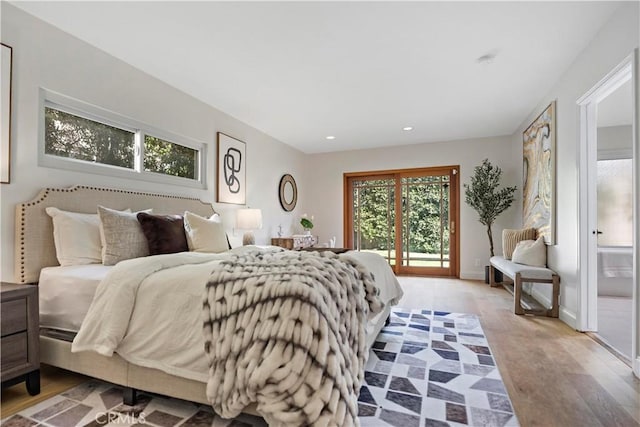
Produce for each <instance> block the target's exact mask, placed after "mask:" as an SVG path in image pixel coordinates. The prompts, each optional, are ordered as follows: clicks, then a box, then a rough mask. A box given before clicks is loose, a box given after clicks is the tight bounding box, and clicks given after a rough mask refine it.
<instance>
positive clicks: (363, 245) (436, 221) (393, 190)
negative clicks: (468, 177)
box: [344, 166, 459, 277]
mask: <svg viewBox="0 0 640 427" xmlns="http://www.w3.org/2000/svg"><path fill="white" fill-rule="evenodd" d="M458 171H459V167H458V166H446V167H433V168H420V169H403V170H392V171H376V172H361V173H347V174H345V175H344V187H345V188H344V194H345V212H344V220H345V227H344V230H345V238H344V241H345V242H346V245H347V246H348V247H350V248H353V249H356V250H360V251H367V252H375V253H378V254H379V255H381V256H383V257H384V258H386V259H387V261H388V262H389V264H390V265H391V267H392V268H393V270H394V272H395V273H396V274H414V275H424V276H448V277H458V275H459V262H458V259H459V250H458V248H459V237H458V233H456V225H457V224H458V223H459V209H458V206H459V196H458V194H459V188H458V187H459V184H458Z"/></svg>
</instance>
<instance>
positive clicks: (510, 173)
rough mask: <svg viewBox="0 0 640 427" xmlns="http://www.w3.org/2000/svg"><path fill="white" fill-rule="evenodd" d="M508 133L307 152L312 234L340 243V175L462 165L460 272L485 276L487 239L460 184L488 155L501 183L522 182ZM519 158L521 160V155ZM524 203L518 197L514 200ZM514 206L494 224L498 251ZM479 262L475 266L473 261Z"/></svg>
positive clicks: (341, 226)
mask: <svg viewBox="0 0 640 427" xmlns="http://www.w3.org/2000/svg"><path fill="white" fill-rule="evenodd" d="M390 142H392V141H390ZM511 143H512V142H511V138H510V137H495V138H481V139H471V140H463V141H453V142H442V143H428V144H419V145H406V146H401V147H393V148H376V149H370V150H356V151H346V152H339V153H323V154H314V155H311V156H309V159H308V170H309V173H310V177H309V180H308V189H307V190H306V191H308V192H309V194H308V195H307V204H306V206H308V210H309V214H311V213H313V214H314V215H315V218H316V228H314V233H316V234H318V235H319V236H320V241H321V242H326V241H327V240H328V239H329V238H330V237H332V236H336V237H337V245H338V246H340V245H341V244H342V242H343V174H344V173H345V172H364V171H375V170H387V169H404V168H418V167H431V166H448V165H460V176H461V180H460V206H461V210H460V222H461V224H460V226H459V233H460V247H461V251H460V258H461V259H460V276H461V277H462V278H476V279H480V278H484V265H488V262H489V241H488V239H487V236H486V231H485V228H484V226H483V225H482V224H480V223H479V222H478V220H477V213H476V212H475V211H474V210H473V209H472V208H470V207H469V206H468V205H467V204H466V203H464V189H463V187H462V184H463V183H466V182H469V177H470V175H471V174H472V173H473V168H474V167H475V166H478V165H479V164H480V163H482V160H483V159H485V158H488V159H489V160H490V161H491V162H492V163H493V164H494V165H496V166H499V167H501V168H502V170H503V183H504V185H518V186H519V185H520V184H519V183H520V181H521V179H520V176H521V175H519V174H518V172H517V170H518V167H516V165H513V164H512V163H511ZM519 163H520V164H521V163H522V160H521V159H520V160H519ZM521 203H522V202H521V201H520V200H516V201H515V202H514V205H519V204H521ZM514 212H515V210H514V208H513V207H511V208H509V210H507V211H506V212H504V214H503V215H502V216H501V217H500V218H498V221H497V222H496V224H495V225H494V251H495V253H496V254H501V253H502V241H501V235H502V234H501V230H502V229H503V228H509V227H510V226H511V225H512V223H513V214H514ZM476 259H479V260H480V266H475V260H476Z"/></svg>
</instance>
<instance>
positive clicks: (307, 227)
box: [300, 214, 313, 235]
mask: <svg viewBox="0 0 640 427" xmlns="http://www.w3.org/2000/svg"><path fill="white" fill-rule="evenodd" d="M300 225H302V228H304V234H307V235H308V234H311V229H312V228H313V215H311V219H309V218H307V214H303V215H302V218H300Z"/></svg>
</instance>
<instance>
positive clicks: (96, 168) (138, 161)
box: [38, 88, 207, 189]
mask: <svg viewBox="0 0 640 427" xmlns="http://www.w3.org/2000/svg"><path fill="white" fill-rule="evenodd" d="M45 107H49V108H53V109H56V110H59V111H63V112H65V113H69V114H73V115H74V116H78V117H82V118H84V119H88V120H92V121H95V122H98V123H102V124H105V125H107V126H112V127H116V128H118V129H122V130H125V131H128V132H132V133H134V134H135V137H134V141H135V142H134V144H135V146H134V167H133V169H129V168H125V167H120V166H113V165H107V164H104V163H93V162H88V161H86V160H78V159H72V158H68V157H60V156H56V155H53V154H46V153H45V144H46V142H45ZM39 109H40V111H39V137H38V165H39V166H43V167H48V168H56V169H64V170H70V171H75V172H84V173H89V174H99V175H106V176H112V177H118V178H126V179H134V180H142V181H149V182H157V183H162V184H172V185H177V186H182V187H190V188H201V189H206V188H207V179H206V170H207V167H206V161H207V144H205V143H203V142H199V141H196V140H193V139H190V138H187V137H185V136H181V135H176V134H173V133H171V132H167V131H165V130H162V129H158V128H155V127H153V126H150V125H147V124H145V123H141V122H139V121H137V120H134V119H131V118H129V117H125V116H122V115H120V114H118V113H114V112H112V111H108V110H105V109H103V108H100V107H97V106H95V105H91V104H88V103H86V102H83V101H79V100H77V99H74V98H71V97H68V96H65V95H62V94H59V93H56V92H53V91H50V90H48V89H44V88H40V106H39ZM145 135H149V136H153V137H156V138H160V139H162V140H165V141H167V142H170V143H172V144H177V145H182V146H185V147H188V148H191V149H193V150H196V151H197V152H198V161H197V164H196V179H190V178H183V177H179V176H173V175H167V174H163V173H158V172H150V171H145V170H144V157H143V156H144V139H145V138H144V137H145Z"/></svg>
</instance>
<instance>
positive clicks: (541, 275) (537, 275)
mask: <svg viewBox="0 0 640 427" xmlns="http://www.w3.org/2000/svg"><path fill="white" fill-rule="evenodd" d="M490 264H491V265H490V267H489V284H490V285H491V286H497V284H496V281H495V270H500V271H501V272H502V273H503V274H504V275H505V276H507V277H510V278H511V279H512V280H513V296H514V312H515V314H536V315H542V316H549V317H558V314H559V311H560V310H559V305H558V297H559V296H560V276H558V275H557V274H556V273H555V272H554V271H553V270H551V269H549V268H546V267H532V266H529V265H524V264H517V263H515V262H512V261H509V260H506V259H504V258H503V257H501V256H493V257H491V260H490ZM523 282H532V283H549V284H551V285H552V286H553V294H552V296H551V308H548V309H541V310H536V309H525V308H524V307H522V303H521V299H522V283H523Z"/></svg>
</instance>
